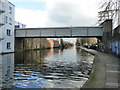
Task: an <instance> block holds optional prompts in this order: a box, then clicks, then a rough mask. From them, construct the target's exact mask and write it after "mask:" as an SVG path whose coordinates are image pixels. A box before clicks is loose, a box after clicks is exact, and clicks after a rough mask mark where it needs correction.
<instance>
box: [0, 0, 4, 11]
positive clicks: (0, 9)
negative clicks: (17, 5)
mask: <svg viewBox="0 0 120 90" xmlns="http://www.w3.org/2000/svg"><path fill="white" fill-rule="evenodd" d="M2 4H3V2H1V1H0V13H4V12H5V11H4V10H3V5H2Z"/></svg>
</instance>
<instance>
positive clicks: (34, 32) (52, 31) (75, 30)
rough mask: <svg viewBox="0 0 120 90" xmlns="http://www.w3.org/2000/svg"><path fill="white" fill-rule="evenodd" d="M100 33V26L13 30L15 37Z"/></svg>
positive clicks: (100, 34) (85, 35)
mask: <svg viewBox="0 0 120 90" xmlns="http://www.w3.org/2000/svg"><path fill="white" fill-rule="evenodd" d="M102 35H103V32H102V27H53V28H21V29H16V30H15V37H19V38H34V37H35V38H37V37H41V38H42V37H47V38H50V37H52V38H58V37H100V36H102Z"/></svg>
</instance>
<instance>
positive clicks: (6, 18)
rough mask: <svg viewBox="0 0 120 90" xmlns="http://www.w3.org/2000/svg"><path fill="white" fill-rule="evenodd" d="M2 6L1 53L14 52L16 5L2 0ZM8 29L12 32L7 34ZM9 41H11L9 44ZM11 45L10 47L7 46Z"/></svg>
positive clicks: (0, 14)
mask: <svg viewBox="0 0 120 90" xmlns="http://www.w3.org/2000/svg"><path fill="white" fill-rule="evenodd" d="M0 4H1V5H0V6H1V8H0V9H2V10H3V11H4V12H0V19H1V23H3V24H1V23H0V24H1V25H0V39H2V40H0V53H9V52H14V13H15V12H14V11H15V10H14V5H13V4H11V3H10V2H8V1H7V0H1V1H0ZM7 30H9V31H10V34H9V35H8V34H7ZM7 43H10V44H9V45H7ZM7 46H9V48H7Z"/></svg>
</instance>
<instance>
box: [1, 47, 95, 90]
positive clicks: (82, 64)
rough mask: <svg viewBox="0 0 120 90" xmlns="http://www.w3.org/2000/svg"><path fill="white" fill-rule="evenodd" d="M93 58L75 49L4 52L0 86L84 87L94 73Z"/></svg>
mask: <svg viewBox="0 0 120 90" xmlns="http://www.w3.org/2000/svg"><path fill="white" fill-rule="evenodd" d="M14 58H15V60H14ZM93 59H94V56H92V55H91V54H89V53H86V52H84V51H82V50H77V49H73V48H70V49H63V50H60V49H46V50H41V51H39V50H38V51H29V52H24V53H23V52H17V53H15V55H14V53H12V54H4V55H0V89H1V88H80V87H81V86H82V85H83V84H84V83H85V82H86V80H87V79H88V77H89V75H90V73H91V68H92V65H91V63H92V61H93Z"/></svg>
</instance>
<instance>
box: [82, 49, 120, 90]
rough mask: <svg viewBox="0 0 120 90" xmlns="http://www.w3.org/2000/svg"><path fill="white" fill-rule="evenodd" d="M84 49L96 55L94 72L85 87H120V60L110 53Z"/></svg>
mask: <svg viewBox="0 0 120 90" xmlns="http://www.w3.org/2000/svg"><path fill="white" fill-rule="evenodd" d="M83 49H84V50H85V51H88V52H90V53H92V54H94V55H95V60H94V64H93V70H92V74H91V76H90V78H89V80H88V81H87V82H86V83H85V85H84V86H83V88H120V60H119V59H118V58H117V57H115V56H113V55H110V54H108V53H102V52H97V51H95V50H91V49H86V48H83Z"/></svg>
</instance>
